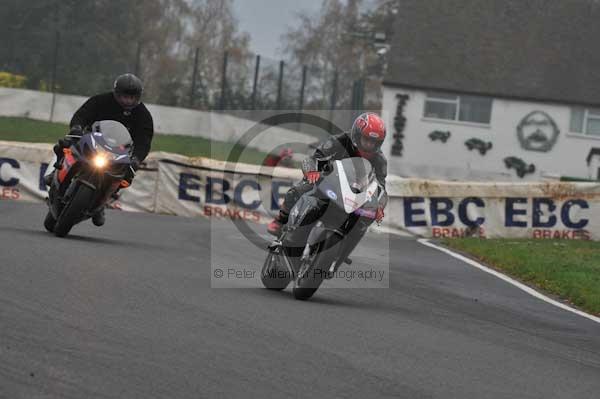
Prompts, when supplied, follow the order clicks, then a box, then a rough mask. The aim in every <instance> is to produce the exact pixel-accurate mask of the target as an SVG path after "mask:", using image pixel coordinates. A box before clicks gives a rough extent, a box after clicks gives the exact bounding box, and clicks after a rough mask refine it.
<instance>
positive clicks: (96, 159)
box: [93, 154, 108, 169]
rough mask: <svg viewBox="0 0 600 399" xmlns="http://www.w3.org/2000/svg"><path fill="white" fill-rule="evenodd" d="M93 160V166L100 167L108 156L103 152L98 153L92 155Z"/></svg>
mask: <svg viewBox="0 0 600 399" xmlns="http://www.w3.org/2000/svg"><path fill="white" fill-rule="evenodd" d="M93 162H94V166H95V167H97V168H98V169H102V168H104V167H105V166H106V165H107V164H108V158H107V157H106V156H105V155H104V154H98V155H96V156H95V157H94V159H93Z"/></svg>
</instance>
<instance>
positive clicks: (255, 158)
mask: <svg viewBox="0 0 600 399" xmlns="http://www.w3.org/2000/svg"><path fill="white" fill-rule="evenodd" d="M67 131H68V126H67V125H65V124H62V123H53V122H44V121H38V120H34V119H27V118H12V117H0V140H7V141H22V142H28V143H52V144H54V143H56V141H57V140H58V139H59V138H61V137H63V136H64V135H65V134H66V133H67ZM234 148H235V145H234V144H232V143H227V142H223V141H211V140H208V139H205V138H202V137H191V136H180V135H165V134H155V135H154V138H153V140H152V151H166V152H173V153H176V154H181V155H186V156H189V157H208V158H214V159H219V160H226V159H227V157H228V156H229V154H230V153H231V151H232V150H233V149H234ZM266 156H267V154H266V153H264V152H261V151H257V150H254V149H251V148H247V149H245V150H244V151H243V152H242V155H241V157H240V160H239V162H244V163H252V164H261V163H262V162H263V160H264V159H265V157H266Z"/></svg>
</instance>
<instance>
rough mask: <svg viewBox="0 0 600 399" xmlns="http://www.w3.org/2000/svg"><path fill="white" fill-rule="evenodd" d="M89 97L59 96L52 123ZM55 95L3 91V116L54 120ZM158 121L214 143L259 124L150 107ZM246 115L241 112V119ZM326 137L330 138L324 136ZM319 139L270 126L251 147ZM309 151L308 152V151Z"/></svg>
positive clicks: (163, 129) (64, 119) (158, 126)
mask: <svg viewBox="0 0 600 399" xmlns="http://www.w3.org/2000/svg"><path fill="white" fill-rule="evenodd" d="M86 99H87V97H81V96H71V95H63V94H57V95H56V99H55V106H54V113H53V116H52V122H61V123H69V121H70V120H71V117H72V116H73V113H74V112H75V111H76V110H77V108H78V107H79V106H80V105H81V104H83V102H84V101H85V100H86ZM51 105H52V94H51V93H47V92H40V91H33V90H22V89H8V88H0V116H17V117H27V118H32V119H38V120H46V121H48V120H50V113H51ZM146 106H147V107H148V109H149V111H150V113H151V114H152V117H153V119H154V129H155V131H156V132H157V133H161V134H177V135H185V136H196V137H204V138H209V139H213V140H219V141H226V142H236V141H238V140H239V139H240V138H241V137H242V136H243V135H244V134H245V133H246V132H247V131H248V130H249V129H250V128H251V127H253V126H255V125H256V124H257V123H256V122H255V121H252V120H249V119H243V118H242V117H236V116H232V115H228V114H218V113H212V112H204V111H196V110H191V109H185V108H175V107H167V106H162V105H154V104H146ZM243 115H244V113H243V112H240V116H243ZM323 137H326V135H323ZM317 140H318V138H315V137H314V136H310V135H307V134H302V133H299V132H296V131H293V130H290V129H285V128H281V127H273V126H271V127H268V129H267V130H266V131H265V132H264V133H262V134H261V135H259V136H257V137H256V138H255V139H254V140H253V141H252V142H251V143H250V144H249V147H252V148H257V149H259V150H262V151H264V152H270V151H271V150H272V149H273V148H275V147H277V146H280V145H289V144H291V143H300V145H299V146H298V147H294V149H295V151H296V152H303V149H302V147H303V146H304V147H305V146H306V145H307V144H310V143H312V142H315V141H317ZM304 151H305V150H304Z"/></svg>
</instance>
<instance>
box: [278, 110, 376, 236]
mask: <svg viewBox="0 0 600 399" xmlns="http://www.w3.org/2000/svg"><path fill="white" fill-rule="evenodd" d="M385 135H386V131H385V124H384V122H383V120H382V119H381V117H380V116H379V115H377V114H375V113H373V112H365V113H363V114H361V115H360V116H358V118H356V119H355V120H354V123H353V124H352V128H351V129H350V131H349V132H345V133H341V134H338V135H335V136H332V137H330V138H329V139H328V140H326V141H325V142H323V143H322V144H320V145H319V146H318V147H317V149H316V150H315V152H314V154H313V155H312V156H310V157H309V158H307V159H305V160H304V161H303V162H302V173H303V174H304V178H303V179H302V180H301V181H300V183H299V184H297V185H296V186H293V187H292V188H290V189H289V191H288V192H287V193H286V195H285V198H284V201H283V205H282V207H281V209H280V211H279V215H277V216H276V217H275V219H273V221H271V223H269V224H268V226H267V231H268V232H269V233H270V234H273V235H275V236H279V234H280V233H281V227H282V225H284V224H285V223H287V220H288V217H289V212H290V210H291V209H292V207H293V206H294V204H295V203H296V201H298V199H299V198H300V197H301V196H302V194H304V193H306V192H308V191H310V190H311V189H312V188H313V185H314V184H315V183H316V182H317V181H318V180H319V178H320V171H319V170H317V161H318V160H320V159H327V160H341V159H345V158H351V157H362V158H365V159H367V160H368V161H369V162H370V163H371V165H372V166H373V169H374V170H375V176H376V178H377V181H378V183H379V186H380V187H381V189H383V190H385V178H386V176H387V160H386V159H385V156H384V155H383V153H382V152H381V144H382V143H383V140H384V139H385ZM386 203H387V195H384V196H383V197H382V199H381V202H380V204H379V208H378V209H377V215H376V220H377V222H378V223H379V222H381V220H382V219H383V215H384V214H383V209H384V208H385V205H386Z"/></svg>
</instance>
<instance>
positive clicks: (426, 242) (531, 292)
mask: <svg viewBox="0 0 600 399" xmlns="http://www.w3.org/2000/svg"><path fill="white" fill-rule="evenodd" d="M418 241H419V242H420V243H421V244H423V245H426V246H428V247H431V248H435V249H437V250H438V251H442V252H444V253H446V254H448V255H450V256H452V257H454V258H456V259H459V260H461V261H463V262H465V263H467V264H469V265H471V266H474V267H476V268H478V269H479V270H483V271H484V272H486V273H489V274H491V275H493V276H495V277H498V278H499V279H501V280H504V281H506V282H507V283H509V284H512V285H514V286H515V287H517V288H519V289H521V290H523V291H525V292H526V293H528V294H529V295H532V296H534V297H536V298H539V299H541V300H542V301H544V302H547V303H549V304H551V305H554V306H557V307H559V308H561V309H564V310H567V311H569V312H571V313H575V314H577V315H579V316H582V317H585V318H586V319H590V320H592V321H595V322H596V323H600V317H596V316H593V315H591V314H588V313H585V312H582V311H580V310H577V309H574V308H572V307H570V306H567V305H565V304H563V303H560V302H557V301H555V300H554V299H551V298H548V297H547V296H545V295H543V294H540V293H539V292H537V291H536V290H534V289H532V288H530V287H528V286H526V285H525V284H523V283H520V282H518V281H516V280H514V279H512V278H510V277H508V276H506V275H504V274H502V273H499V272H497V271H496V270H493V269H490V268H489V267H486V266H484V265H482V264H481V263H479V262H476V261H474V260H473V259H469V258H467V257H466V256H463V255H460V254H457V253H456V252H453V251H451V250H449V249H448V248H444V247H441V246H438V245H435V244H433V243H432V242H430V241H429V240H427V239H424V238H421V239H419V240H418Z"/></svg>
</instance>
